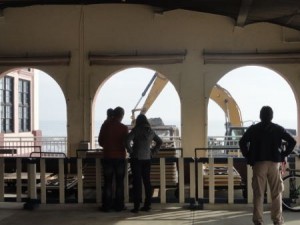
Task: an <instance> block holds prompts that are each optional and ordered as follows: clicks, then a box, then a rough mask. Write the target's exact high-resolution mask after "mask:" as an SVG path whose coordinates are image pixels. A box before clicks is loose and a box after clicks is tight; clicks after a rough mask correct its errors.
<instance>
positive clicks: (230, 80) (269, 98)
mask: <svg viewBox="0 0 300 225" xmlns="http://www.w3.org/2000/svg"><path fill="white" fill-rule="evenodd" d="M153 74H154V71H152V70H149V69H145V68H132V69H127V70H124V71H121V72H119V73H116V74H114V75H113V76H112V77H111V78H110V79H109V80H108V81H107V82H106V83H105V84H104V85H103V86H102V88H101V90H100V91H99V92H98V95H97V97H96V110H95V121H94V122H95V123H97V127H98V126H99V123H102V122H103V120H104V119H105V117H106V110H107V109H108V108H115V107H116V106H121V107H123V108H124V109H125V116H124V121H123V122H124V123H130V117H131V110H132V109H133V108H134V107H135V105H136V104H137V102H138V100H139V99H140V97H141V95H142V92H143V91H144V89H145V87H146V86H147V84H148V82H149V81H150V79H151V77H152V76H153ZM39 82H40V88H39V90H40V103H39V104H40V120H41V121H42V120H63V121H65V120H66V104H65V100H64V98H63V97H62V96H63V94H62V91H61V90H60V88H59V86H58V85H57V84H56V82H55V81H54V80H53V79H52V78H51V77H49V76H46V75H45V74H41V76H40V78H39ZM218 84H220V85H221V86H222V87H224V88H225V89H227V90H228V91H229V92H230V94H231V95H232V96H233V98H234V99H235V100H236V102H237V103H238V105H239V107H240V109H241V113H242V117H243V120H244V121H247V120H251V121H258V120H259V110H260V108H261V107H262V106H263V105H269V106H271V107H272V108H273V110H274V122H277V123H279V124H281V125H282V126H284V127H286V128H294V129H295V128H296V124H297V122H296V121H297V118H296V115H297V113H296V112H297V110H296V102H295V98H294V95H293V93H292V91H291V89H290V87H289V85H288V84H287V82H286V81H285V80H284V79H283V78H282V77H281V76H280V75H278V74H276V73H275V72H273V71H271V70H269V69H266V68H263V67H255V66H247V67H242V68H239V69H236V70H233V71H231V72H230V73H228V74H226V75H225V76H223V78H222V79H221V80H220V81H219V82H218ZM145 98H146V96H145V97H144V98H143V100H142V101H141V103H140V104H139V106H142V104H143V101H144V100H145ZM53 109H57V110H53ZM147 116H148V117H149V118H153V117H161V118H162V119H163V121H164V122H165V124H175V125H177V126H180V101H179V97H178V95H177V92H176V91H175V89H174V87H173V86H172V84H170V83H168V84H167V86H166V88H165V89H164V90H163V92H162V93H161V94H160V96H159V97H158V98H157V100H156V101H155V102H154V104H153V105H152V107H151V108H150V109H149V111H148V112H147ZM224 123H225V116H224V113H223V112H222V110H221V109H220V108H219V106H217V105H216V104H215V103H214V102H213V101H210V102H209V106H208V135H224V130H225V128H224ZM246 125H249V123H248V124H246ZM96 133H97V131H96Z"/></svg>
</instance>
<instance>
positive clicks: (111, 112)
mask: <svg viewBox="0 0 300 225" xmlns="http://www.w3.org/2000/svg"><path fill="white" fill-rule="evenodd" d="M106 115H107V117H113V116H114V110H113V109H112V108H109V109H107V111H106Z"/></svg>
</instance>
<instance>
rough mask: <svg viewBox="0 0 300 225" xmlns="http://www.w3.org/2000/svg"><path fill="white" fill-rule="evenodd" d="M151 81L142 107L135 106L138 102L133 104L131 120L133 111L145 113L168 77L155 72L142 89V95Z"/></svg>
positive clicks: (133, 116) (133, 117)
mask: <svg viewBox="0 0 300 225" xmlns="http://www.w3.org/2000/svg"><path fill="white" fill-rule="evenodd" d="M152 83H153V85H152V87H151V89H150V91H149V94H148V96H147V98H146V100H145V102H144V104H143V106H142V108H137V106H138V104H139V102H140V100H141V99H140V100H139V102H138V104H137V105H136V106H135V108H134V109H133V110H132V120H134V119H135V115H134V113H135V112H136V111H140V112H141V113H142V114H146V113H147V111H148V110H149V108H150V107H151V106H152V104H153V102H154V101H155V100H156V98H157V97H158V95H159V94H160V93H161V91H162V90H163V89H164V87H165V86H166V84H167V83H168V79H167V78H165V77H164V76H162V75H161V74H159V73H157V72H156V73H155V74H154V75H153V77H152V79H151V80H150V82H149V83H148V85H147V87H146V89H145V90H144V92H143V93H142V96H141V98H142V97H144V96H145V94H146V92H147V91H148V89H149V88H150V86H151V84H152Z"/></svg>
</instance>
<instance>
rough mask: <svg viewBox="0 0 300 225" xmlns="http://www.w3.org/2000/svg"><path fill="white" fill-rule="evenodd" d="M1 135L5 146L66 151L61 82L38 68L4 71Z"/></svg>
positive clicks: (1, 89) (0, 91)
mask: <svg viewBox="0 0 300 225" xmlns="http://www.w3.org/2000/svg"><path fill="white" fill-rule="evenodd" d="M0 86H1V87H0V94H1V98H0V101H1V122H0V123H1V138H2V140H3V145H4V146H23V145H24V146H25V145H26V146H32V147H31V148H28V147H27V148H26V150H24V149H25V148H20V149H18V152H17V153H18V154H19V153H20V154H23V155H24V154H28V153H30V152H32V151H35V152H37V151H47V152H49V151H52V152H64V153H66V152H67V149H66V142H67V137H66V136H67V132H66V103H65V98H64V95H63V93H62V91H61V88H60V87H59V85H58V84H57V83H56V82H55V80H54V79H53V78H51V76H49V75H48V74H46V73H45V72H43V71H41V70H38V69H35V68H29V67H26V68H14V69H11V70H9V71H6V72H4V73H2V74H1V79H0Z"/></svg>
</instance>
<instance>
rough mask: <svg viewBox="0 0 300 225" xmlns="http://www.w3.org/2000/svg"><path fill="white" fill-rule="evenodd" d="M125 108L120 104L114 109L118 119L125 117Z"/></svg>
mask: <svg viewBox="0 0 300 225" xmlns="http://www.w3.org/2000/svg"><path fill="white" fill-rule="evenodd" d="M124 113H125V112H124V109H123V108H122V107H120V106H118V107H116V108H115V109H114V117H115V118H116V119H119V120H122V119H123V116H124Z"/></svg>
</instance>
